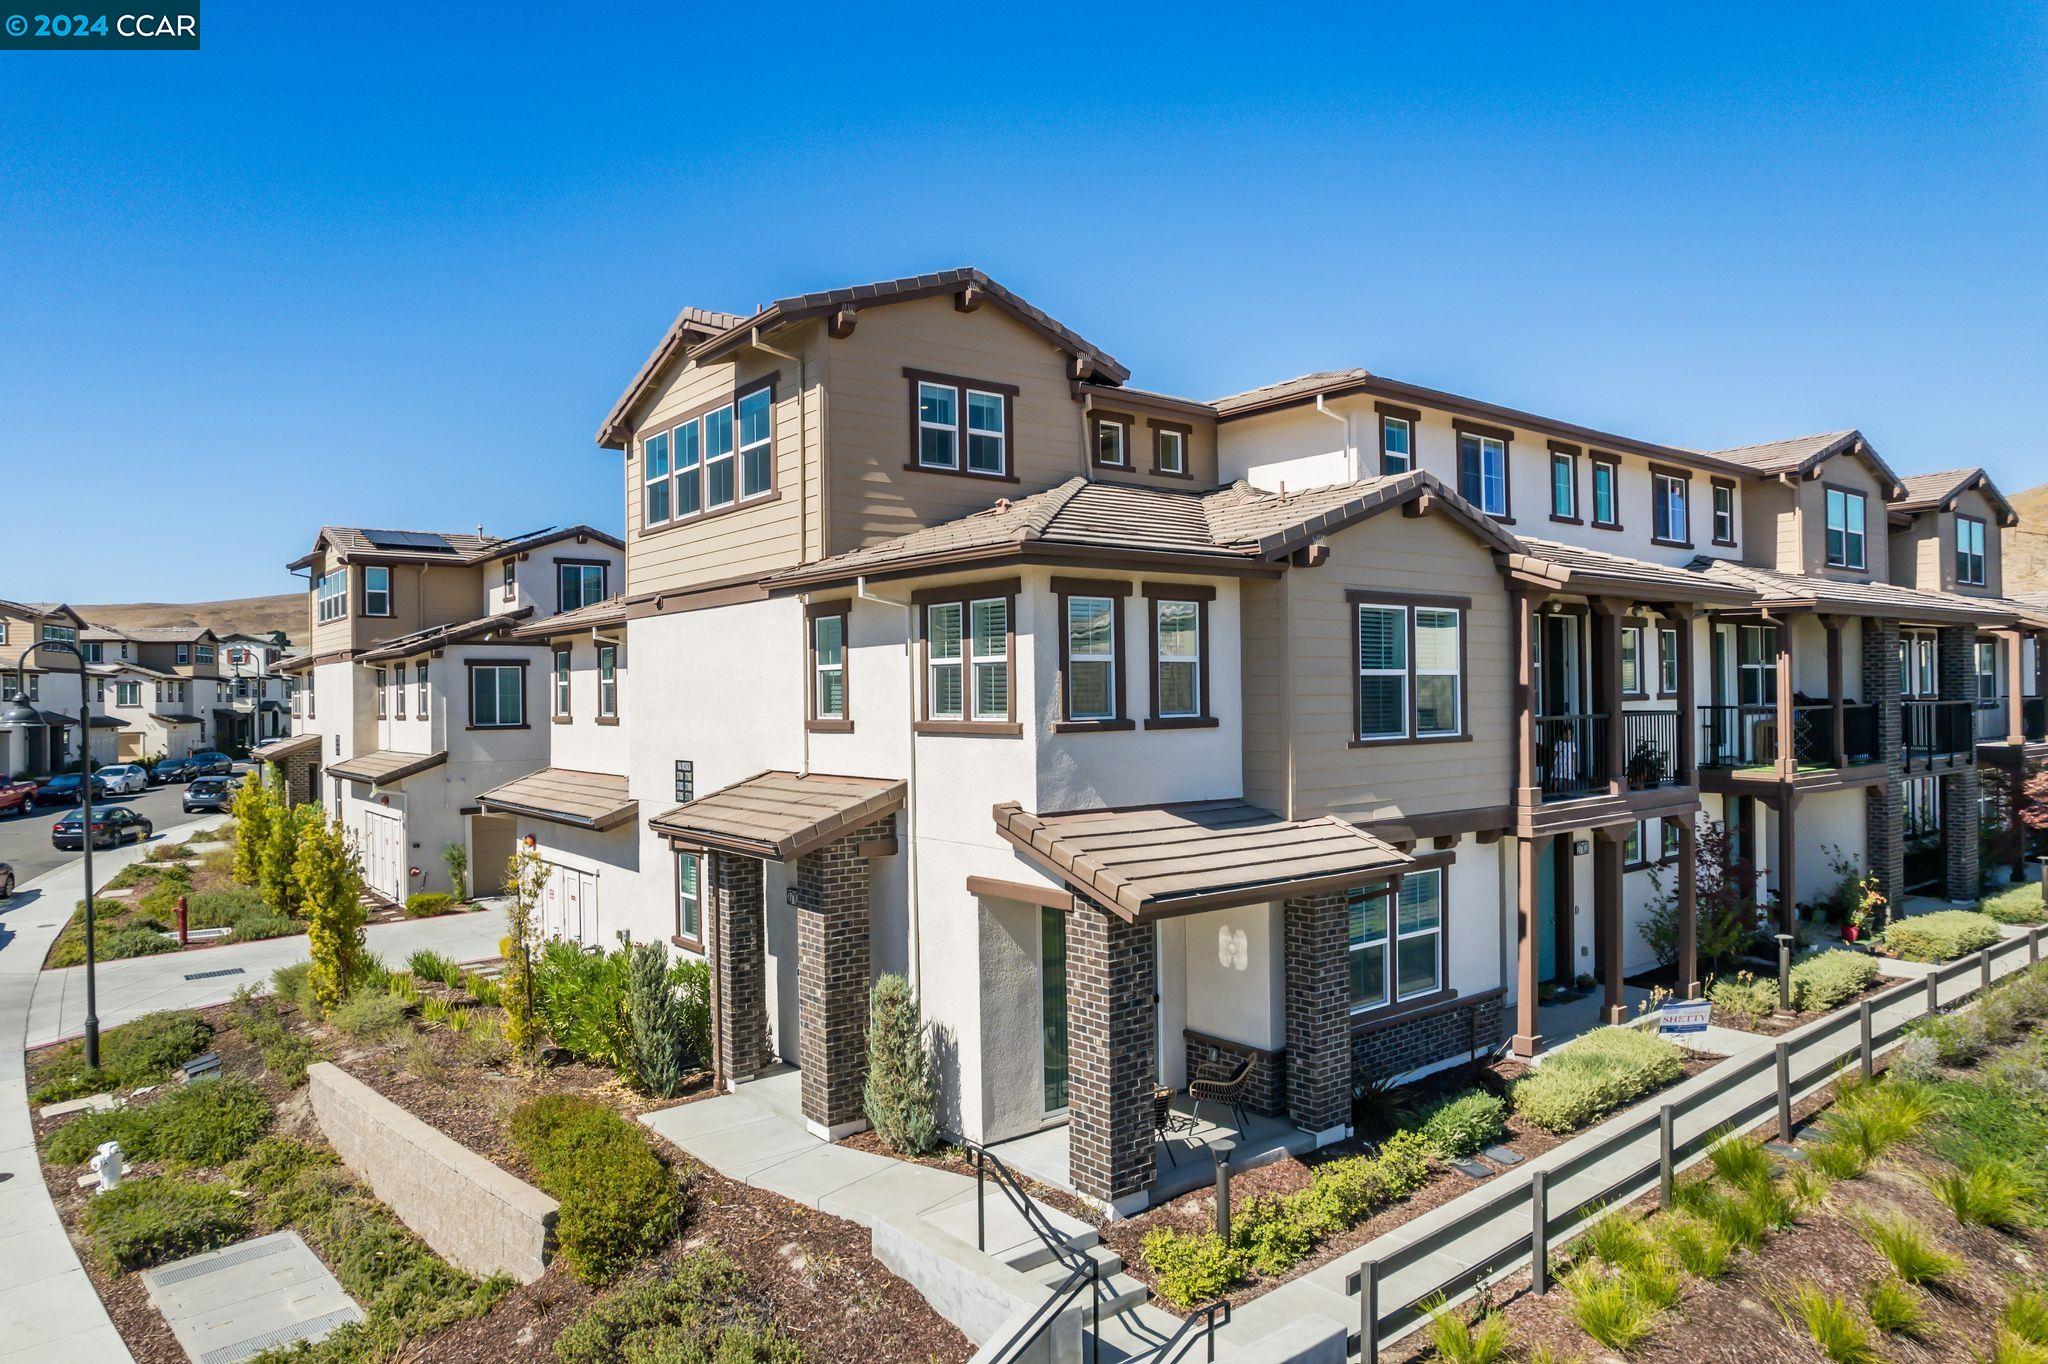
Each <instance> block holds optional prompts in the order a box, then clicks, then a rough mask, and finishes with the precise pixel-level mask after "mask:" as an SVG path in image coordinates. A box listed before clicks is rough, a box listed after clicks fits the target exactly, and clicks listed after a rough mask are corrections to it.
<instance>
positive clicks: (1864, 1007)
mask: <svg viewBox="0 0 2048 1364" xmlns="http://www.w3.org/2000/svg"><path fill="white" fill-rule="evenodd" d="M1856 1040H1857V1045H1858V1048H1859V1049H1860V1050H1861V1052H1862V1055H1863V1078H1864V1079H1866V1080H1868V1079H1869V1078H1870V1077H1871V1076H1872V1075H1873V1074H1875V1073H1876V1069H1877V1067H1876V1065H1875V1062H1876V1059H1877V1058H1876V1057H1875V1056H1873V1055H1872V1054H1871V1050H1872V1049H1871V1046H1870V1001H1869V1000H1867V999H1866V1000H1864V1001H1863V1002H1862V1003H1861V1004H1859V1005H1857V1006H1856Z"/></svg>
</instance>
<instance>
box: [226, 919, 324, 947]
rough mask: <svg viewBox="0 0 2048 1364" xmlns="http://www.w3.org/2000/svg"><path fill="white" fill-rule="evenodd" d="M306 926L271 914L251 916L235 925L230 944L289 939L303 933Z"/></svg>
mask: <svg viewBox="0 0 2048 1364" xmlns="http://www.w3.org/2000/svg"><path fill="white" fill-rule="evenodd" d="M305 931H306V926H305V925H304V924H302V923H300V922H299V921H298V920H297V919H283V918H278V917H277V916H275V915H270V914H251V915H249V916H248V917H247V918H245V919H241V920H239V921H237V922H236V924H235V931H234V932H233V933H230V934H229V935H228V941H229V942H261V941H263V940H264V939H266V938H289V937H291V936H292V935H293V934H296V933H303V932H305Z"/></svg>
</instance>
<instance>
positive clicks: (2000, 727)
mask: <svg viewBox="0 0 2048 1364" xmlns="http://www.w3.org/2000/svg"><path fill="white" fill-rule="evenodd" d="M2007 714H2009V712H2008V711H2007V710H2006V706H2005V698H2004V697H2002V696H2001V697H1999V698H1997V699H1996V700H1989V701H1979V702H1978V703H1977V742H1978V743H1980V744H2002V743H2004V742H2005V736H2006V722H2005V721H2006V716H2007Z"/></svg>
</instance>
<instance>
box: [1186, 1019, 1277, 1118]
mask: <svg viewBox="0 0 2048 1364" xmlns="http://www.w3.org/2000/svg"><path fill="white" fill-rule="evenodd" d="M1182 1040H1183V1043H1184V1045H1185V1046H1186V1048H1187V1065H1188V1079H1190V1080H1193V1079H1194V1078H1195V1077H1196V1076H1198V1075H1202V1074H1205V1073H1209V1072H1219V1071H1220V1072H1223V1073H1225V1074H1232V1075H1234V1074H1236V1073H1237V1068H1238V1067H1239V1066H1240V1065H1242V1064H1244V1058H1245V1057H1246V1056H1247V1055H1249V1056H1250V1057H1251V1058H1252V1078H1251V1082H1250V1083H1249V1084H1248V1085H1247V1086H1246V1087H1245V1091H1244V1106H1245V1107H1246V1108H1247V1109H1249V1110H1251V1111H1252V1112H1254V1113H1268V1114H1274V1115H1278V1114H1281V1113H1285V1112H1286V1111H1287V1053H1286V1052H1285V1051H1266V1050H1263V1049H1261V1048H1258V1047H1246V1046H1240V1045H1238V1044H1236V1043H1234V1042H1225V1041H1223V1040H1222V1039H1220V1038H1210V1037H1205V1036H1203V1035H1202V1034H1200V1033H1185V1034H1183V1038H1182Z"/></svg>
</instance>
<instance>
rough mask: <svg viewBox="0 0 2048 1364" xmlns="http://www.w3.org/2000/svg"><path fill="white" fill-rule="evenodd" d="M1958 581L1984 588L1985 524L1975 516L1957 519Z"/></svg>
mask: <svg viewBox="0 0 2048 1364" xmlns="http://www.w3.org/2000/svg"><path fill="white" fill-rule="evenodd" d="M1956 581H1957V582H1959V583H1961V584H1963V585H1964V586H1966V587H1982V586H1984V523H1983V522H1982V521H1980V520H1978V519H1977V518H1976V517H1974V516H1958V517H1957V518H1956Z"/></svg>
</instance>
